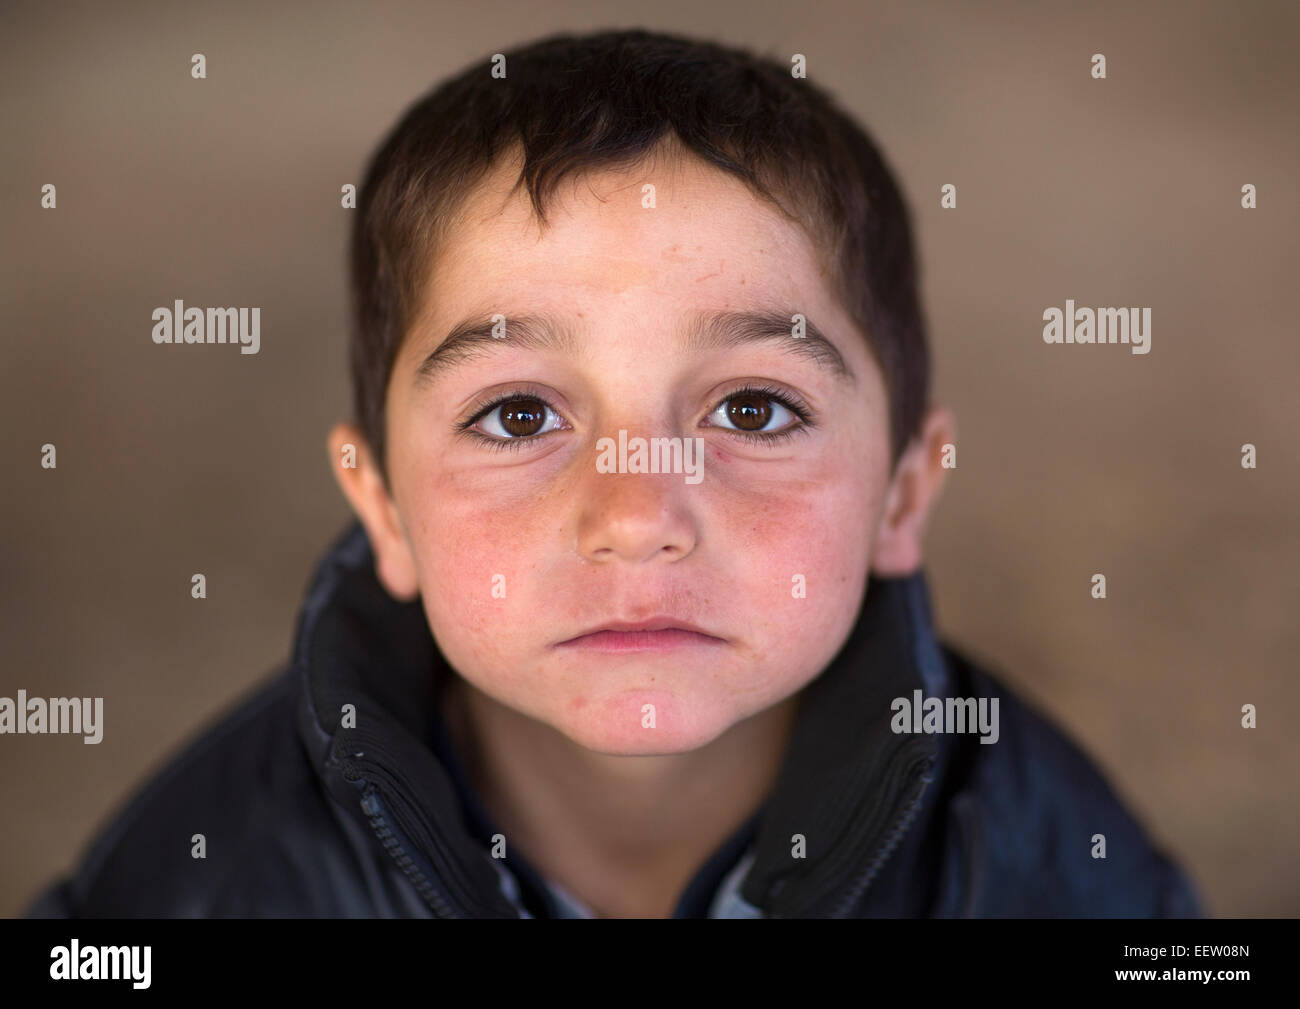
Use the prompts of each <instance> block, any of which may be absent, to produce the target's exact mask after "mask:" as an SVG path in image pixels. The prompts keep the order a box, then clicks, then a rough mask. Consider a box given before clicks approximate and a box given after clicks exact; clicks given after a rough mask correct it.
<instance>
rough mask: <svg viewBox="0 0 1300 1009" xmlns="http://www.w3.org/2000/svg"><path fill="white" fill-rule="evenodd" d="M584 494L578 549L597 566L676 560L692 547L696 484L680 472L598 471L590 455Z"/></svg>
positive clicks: (583, 482)
mask: <svg viewBox="0 0 1300 1009" xmlns="http://www.w3.org/2000/svg"><path fill="white" fill-rule="evenodd" d="M589 465H590V469H589V470H588V472H587V474H586V476H585V478H584V479H583V480H582V481H581V484H580V486H579V487H578V488H577V491H578V493H580V494H582V496H583V497H582V504H581V512H580V518H579V523H578V551H579V553H580V554H581V555H582V556H583V557H584V558H586V559H587V560H590V561H594V562H596V563H610V562H612V561H626V562H628V563H630V564H640V563H644V562H647V561H667V562H674V561H679V560H681V559H682V558H683V557H686V556H688V555H689V554H690V553H691V552H692V551H693V550H694V549H695V544H696V539H697V535H698V530H697V526H696V521H695V517H694V515H693V511H692V507H691V495H692V492H694V491H696V489H697V487H696V485H691V484H687V483H686V482H685V481H684V479H683V476H682V474H680V473H601V472H598V471H597V468H596V462H595V454H594V452H593V453H592V456H591V459H590V462H589Z"/></svg>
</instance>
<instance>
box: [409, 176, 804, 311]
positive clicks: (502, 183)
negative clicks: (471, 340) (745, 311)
mask: <svg viewBox="0 0 1300 1009" xmlns="http://www.w3.org/2000/svg"><path fill="white" fill-rule="evenodd" d="M518 176H519V162H518V160H517V155H515V156H512V157H511V158H510V159H508V160H506V161H504V162H502V163H501V164H500V165H498V166H496V167H494V168H493V169H492V170H491V171H490V172H489V173H488V174H487V176H485V179H484V181H483V182H482V183H481V184H480V185H479V186H478V187H477V188H476V189H475V190H474V191H473V192H472V194H471V195H470V196H469V198H468V199H466V200H465V201H464V203H463V204H462V205H461V207H460V209H459V213H458V214H457V218H456V221H455V223H454V224H453V225H452V226H451V227H450V228H449V229H448V232H447V234H446V235H445V236H444V239H443V241H442V242H441V243H440V246H439V248H438V250H437V251H436V253H435V256H434V258H433V262H432V264H431V269H430V271H429V280H430V282H431V284H432V290H433V291H435V292H437V297H436V298H435V299H433V300H434V302H435V303H441V305H442V306H443V307H448V305H449V303H460V304H458V305H457V307H458V308H463V307H469V306H468V304H465V303H464V302H465V301H473V300H476V299H479V298H502V297H505V296H507V295H509V296H519V295H520V294H523V293H533V292H536V291H538V290H539V289H544V290H545V291H546V292H550V293H555V292H559V291H568V292H571V293H576V292H581V293H583V294H584V295H585V296H589V297H599V296H605V297H615V296H619V295H626V294H629V293H636V292H640V293H644V294H653V295H655V296H657V297H663V298H671V299H673V300H674V301H676V302H682V301H693V300H700V301H707V300H709V299H714V300H716V298H717V297H718V296H719V295H722V296H725V297H728V298H731V299H738V298H743V299H744V300H745V301H752V300H754V299H765V300H770V301H772V302H780V303H786V302H790V303H794V304H800V303H802V304H810V302H811V301H813V300H819V301H820V300H823V299H824V298H825V296H826V293H827V292H826V288H825V284H826V276H825V272H824V269H823V267H822V264H821V261H820V257H819V256H818V255H817V253H816V250H815V249H814V246H813V244H812V242H811V240H810V238H809V236H808V234H807V233H806V232H805V231H804V229H803V228H801V227H799V226H798V225H797V224H795V223H794V222H792V221H790V220H789V219H788V218H786V217H785V216H784V215H782V214H781V213H780V211H778V210H777V209H776V208H775V207H773V206H772V205H771V204H769V203H768V202H767V201H766V200H763V199H762V198H761V197H759V196H757V195H755V194H754V193H752V192H751V191H750V190H749V189H748V187H746V186H745V184H744V183H743V182H741V181H740V180H739V179H737V178H735V177H734V176H731V175H730V174H728V173H726V172H723V171H721V170H720V169H716V168H713V167H712V166H709V165H707V164H705V163H704V162H702V161H700V160H699V159H698V158H695V157H694V156H691V155H681V156H676V155H674V156H671V157H670V156H663V155H658V154H657V155H655V156H652V157H650V158H647V159H646V160H645V161H643V162H641V163H639V164H637V165H634V166H630V167H625V168H618V169H601V170H594V171H587V172H583V173H580V174H576V175H573V176H569V177H566V178H565V179H563V180H562V181H561V183H560V184H559V187H558V188H557V189H556V191H555V194H554V196H553V197H552V198H551V199H550V200H549V201H548V203H547V206H546V213H547V222H546V225H545V226H544V225H543V224H542V222H541V221H540V220H539V219H538V217H537V216H536V214H535V213H534V210H533V207H532V203H531V201H530V200H529V198H528V194H527V191H526V189H525V187H524V186H522V185H520V186H519V187H518V188H517V189H515V190H514V192H513V193H512V192H511V188H512V187H513V186H514V184H515V181H516V180H517V179H518ZM648 187H653V188H648ZM475 307H478V306H475ZM483 307H487V306H483ZM731 307H742V306H741V305H739V304H736V305H733V306H731ZM824 311H825V310H824V308H823V313H824Z"/></svg>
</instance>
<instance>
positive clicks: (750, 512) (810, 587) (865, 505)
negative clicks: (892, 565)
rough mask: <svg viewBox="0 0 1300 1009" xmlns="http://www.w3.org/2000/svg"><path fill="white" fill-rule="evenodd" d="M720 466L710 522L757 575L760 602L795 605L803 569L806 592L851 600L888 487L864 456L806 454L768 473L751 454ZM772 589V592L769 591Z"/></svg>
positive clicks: (753, 578)
mask: <svg viewBox="0 0 1300 1009" xmlns="http://www.w3.org/2000/svg"><path fill="white" fill-rule="evenodd" d="M719 463H720V465H716V466H714V468H713V471H712V473H711V474H710V475H711V476H713V477H714V478H715V479H714V482H713V484H712V487H711V488H710V489H711V497H712V500H711V501H710V502H709V505H708V514H709V516H710V522H711V523H712V526H713V528H714V530H715V532H716V533H717V534H718V535H719V537H720V538H721V539H722V540H723V541H724V542H725V543H726V550H725V553H726V554H729V555H730V556H731V557H733V558H735V564H734V565H732V566H733V567H740V568H742V569H744V570H746V571H748V572H752V575H750V576H747V578H746V584H747V585H749V586H750V591H751V592H755V591H756V592H758V594H759V595H760V597H761V598H760V599H759V600H758V601H759V602H760V604H762V603H765V602H770V603H773V604H781V605H780V606H779V608H778V609H777V610H776V612H784V611H786V610H787V609H788V607H786V606H785V605H784V604H785V603H787V602H788V601H789V600H791V599H792V598H797V597H794V596H792V589H794V588H795V587H796V581H797V579H796V576H802V579H801V581H802V583H803V587H804V588H805V589H806V592H807V596H806V600H814V601H816V602H818V603H820V604H823V605H824V604H825V603H826V602H827V601H828V600H829V599H834V598H836V597H846V599H847V600H848V602H847V603H846V604H851V602H852V599H851V598H850V597H853V596H854V595H855V594H856V593H857V591H858V590H859V589H860V588H861V582H862V580H863V579H864V578H865V575H866V571H867V568H868V566H869V553H870V534H871V529H872V527H873V524H874V521H875V518H876V515H877V513H878V511H879V507H880V501H881V499H882V495H883V486H882V484H881V482H880V481H878V480H873V479H872V477H871V471H870V469H869V468H868V467H867V466H865V465H863V464H862V463H860V462H859V463H856V464H849V463H848V462H846V461H845V460H844V459H843V458H842V457H841V456H839V455H837V454H828V455H827V456H824V457H823V458H820V459H812V458H810V459H806V460H804V461H802V462H801V463H800V465H799V466H797V467H786V468H783V472H782V474H780V475H770V476H769V475H768V474H767V473H766V472H765V471H763V470H762V469H761V468H760V467H757V466H747V465H746V463H745V462H744V461H740V460H727V459H726V458H725V457H724V458H722V459H720V460H719ZM769 593H770V597H769Z"/></svg>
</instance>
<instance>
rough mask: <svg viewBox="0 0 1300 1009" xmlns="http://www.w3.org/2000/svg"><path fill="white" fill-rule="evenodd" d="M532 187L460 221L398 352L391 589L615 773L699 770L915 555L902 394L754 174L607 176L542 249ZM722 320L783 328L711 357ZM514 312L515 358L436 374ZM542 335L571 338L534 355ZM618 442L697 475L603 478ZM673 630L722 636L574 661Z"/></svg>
mask: <svg viewBox="0 0 1300 1009" xmlns="http://www.w3.org/2000/svg"><path fill="white" fill-rule="evenodd" d="M517 169H518V165H517V163H514V164H508V165H504V166H503V167H502V168H500V169H498V170H496V171H494V172H493V173H492V175H491V177H490V179H489V180H488V181H487V183H485V185H484V186H483V187H482V188H481V189H480V190H479V191H477V193H476V195H475V196H474V198H473V199H471V200H470V201H469V202H468V203H467V204H466V205H465V206H464V208H463V213H464V216H463V217H462V218H461V219H460V221H459V222H458V224H457V225H456V226H455V227H454V228H453V229H452V231H451V235H450V237H449V240H448V243H447V244H446V245H444V246H443V247H442V248H441V249H440V252H439V254H438V256H437V257H436V262H435V263H434V264H433V266H432V269H431V272H430V275H429V278H428V283H429V288H428V291H429V295H428V300H427V304H426V306H425V312H424V315H423V317H422V318H421V319H420V320H419V321H418V322H417V324H416V325H415V326H414V327H413V328H412V330H411V332H410V333H409V335H408V337H407V339H406V342H405V344H404V346H403V348H402V350H401V351H400V353H399V355H398V357H397V360H396V363H395V366H394V370H393V373H392V378H391V381H390V384H389V391H388V399H387V406H386V409H387V438H388V452H389V456H388V471H389V476H390V486H391V491H392V496H391V499H389V498H387V497H386V496H385V497H382V500H381V498H380V493H379V491H378V490H376V488H377V487H378V481H377V480H376V479H374V474H373V470H372V472H371V475H370V482H369V483H368V484H366V486H368V487H369V488H370V490H369V491H367V492H361V491H356V490H353V491H349V494H350V496H351V497H352V498H353V503H354V505H357V507H358V511H359V513H361V515H362V518H363V520H365V522H366V525H367V528H368V531H369V533H370V538H371V541H372V543H374V545H375V548H376V552H377V556H378V570H379V573H380V577H381V579H382V580H383V581H384V583H385V585H386V586H387V588H388V589H389V591H390V592H392V593H393V594H394V595H397V596H399V597H408V598H409V597H412V596H413V595H414V594H415V593H417V592H418V593H419V595H420V597H421V599H422V602H423V606H424V610H425V612H426V614H427V616H428V620H429V626H430V628H431V630H432V632H433V635H434V637H435V639H436V641H437V643H438V645H439V647H440V648H441V650H442V652H443V654H444V655H445V656H446V657H447V659H448V661H449V662H450V663H451V664H452V666H453V667H454V668H455V669H457V670H458V671H459V672H460V674H461V675H462V676H463V677H464V678H465V679H466V680H468V681H470V682H471V683H472V684H474V685H475V686H476V687H477V688H478V689H479V690H481V691H483V692H484V693H486V694H488V695H489V696H491V697H493V698H495V699H496V700H497V701H499V702H500V703H502V704H504V705H506V706H508V707H510V708H512V709H515V710H517V711H519V712H522V713H523V714H525V715H528V716H530V717H532V718H534V719H537V720H539V721H541V722H543V723H546V724H549V725H550V726H552V727H554V728H555V729H557V730H559V731H560V732H562V733H564V734H565V735H566V736H568V737H569V738H570V739H571V740H573V741H574V742H577V743H579V744H581V745H583V746H585V747H588V748H591V749H594V750H597V751H600V752H604V753H613V754H660V753H675V752H681V751H685V750H690V749H694V748H696V747H700V746H702V745H704V744H705V743H708V742H709V741H711V740H712V739H714V738H716V737H717V736H719V735H720V734H722V733H723V732H725V731H726V730H727V729H728V728H730V727H731V726H732V725H734V724H736V723H738V722H740V721H742V720H744V719H746V718H748V717H749V716H751V715H754V714H757V713H758V712H760V711H763V710H765V709H767V708H770V707H772V706H773V705H775V704H777V703H779V702H781V701H783V700H785V699H786V698H789V697H790V696H791V695H793V694H795V693H796V692H797V691H798V690H800V688H802V687H803V686H804V685H806V684H807V683H808V682H809V681H810V680H812V679H813V678H815V677H816V676H817V675H818V673H820V672H821V671H822V670H823V669H824V668H825V667H826V665H827V664H828V662H829V661H830V660H831V659H832V658H833V657H834V655H835V653H836V652H837V651H838V650H839V648H840V647H841V645H842V644H843V643H844V641H845V639H846V637H847V635H848V633H849V631H850V630H851V628H852V626H853V623H854V621H855V618H856V616H857V613H858V610H859V607H860V605H861V602H862V597H863V592H864V591H865V587H866V579H867V575H868V570H869V568H870V567H871V566H872V560H873V550H874V549H875V546H876V543H877V540H878V538H879V536H880V535H881V532H882V528H884V527H888V528H887V530H886V532H885V533H884V534H885V535H887V536H890V537H894V536H898V535H900V533H899V532H897V531H896V530H895V529H894V525H895V524H896V523H895V522H894V520H893V519H891V518H889V516H888V515H887V512H889V511H890V509H891V508H892V506H891V505H890V501H891V500H892V499H893V498H894V496H895V494H894V493H891V482H890V469H889V428H888V420H887V399H886V391H885V387H884V383H883V379H882V376H881V374H880V372H879V369H878V368H877V366H876V365H875V363H874V361H873V359H872V357H871V355H870V354H869V352H868V350H867V347H866V344H865V341H864V339H863V337H862V336H861V335H860V334H859V333H858V332H857V331H856V330H855V329H854V327H853V325H852V324H851V323H850V321H849V319H848V317H847V315H846V313H845V312H844V310H843V309H842V308H841V307H840V305H839V304H838V303H837V301H836V299H835V298H834V297H833V296H832V294H831V292H830V290H829V288H828V285H827V280H826V277H825V276H824V275H823V273H822V272H821V270H820V268H819V265H818V259H817V257H816V256H815V254H814V251H813V248H812V246H811V244H810V241H809V239H808V237H807V236H806V235H805V233H804V232H803V231H802V230H801V229H800V228H798V227H797V226H795V225H793V224H791V223H789V222H788V221H786V220H785V219H784V218H783V217H782V216H780V214H779V213H778V212H777V211H776V210H775V209H773V208H771V207H769V206H768V205H767V204H766V203H764V202H762V201H760V200H758V199H757V198H755V197H753V196H752V195H751V194H750V193H749V192H748V190H746V189H745V187H744V186H743V185H742V184H741V183H740V182H739V181H738V180H735V179H733V178H731V177H730V176H728V175H725V174H723V173H721V172H719V171H717V170H715V169H712V168H710V167H708V166H706V165H703V164H702V163H699V162H695V161H690V162H688V163H686V164H681V165H675V166H674V167H672V168H647V167H642V168H640V169H638V170H636V171H627V172H605V173H598V174H594V175H589V176H587V177H586V178H584V179H582V180H581V181H580V182H577V183H573V184H569V185H567V188H565V189H562V191H561V193H560V194H559V195H558V198H557V200H556V202H555V203H554V204H553V206H554V208H555V209H554V210H553V211H552V212H551V226H550V228H549V230H547V231H546V232H545V234H543V233H542V232H541V230H540V225H539V223H538V222H537V220H536V218H535V217H534V215H533V213H532V210H531V207H530V206H529V204H528V201H527V197H526V193H525V191H524V189H523V187H522V186H521V187H520V190H519V191H518V192H517V193H516V194H515V195H514V196H512V197H509V198H507V196H506V193H507V190H508V189H509V187H510V185H512V184H513V182H514V180H515V178H516V176H517ZM646 183H651V184H653V185H654V187H655V193H654V206H653V207H650V206H646V205H643V201H645V199H646V198H645V196H644V195H643V189H642V187H643V185H644V184H646ZM717 312H771V313H775V315H776V317H777V318H778V319H783V320H784V321H785V325H786V330H785V332H784V333H779V332H778V333H777V334H776V335H774V336H772V337H771V338H769V339H765V340H761V341H759V340H743V341H732V342H730V343H727V342H714V343H708V342H703V343H699V344H698V345H692V344H691V343H690V342H689V341H688V337H687V335H686V334H687V333H688V332H690V329H691V326H692V324H693V323H695V322H696V321H698V318H699V317H700V316H701V315H706V314H709V313H717ZM498 313H499V314H500V315H501V316H504V318H505V323H504V336H503V337H501V338H493V337H492V336H490V335H489V336H486V337H485V338H483V339H481V340H480V341H479V342H477V343H474V344H472V345H470V346H469V347H468V349H467V350H463V351H460V352H457V353H456V354H447V353H446V351H447V349H448V348H444V354H443V355H442V356H440V357H438V358H435V360H434V362H432V363H431V365H430V366H429V367H427V368H424V369H423V370H422V367H421V366H422V364H424V362H425V361H426V358H428V356H429V355H430V354H431V352H433V351H434V350H435V349H436V348H438V347H439V345H440V344H441V343H442V342H443V341H444V340H445V339H446V337H447V336H448V334H449V333H451V331H452V330H453V329H454V328H456V327H457V326H458V324H460V323H462V322H463V321H466V320H477V319H479V318H490V317H491V316H493V315H496V314H498ZM795 313H801V314H802V315H804V316H805V317H806V319H807V320H808V323H809V327H808V330H807V336H805V337H803V338H800V337H796V336H794V335H792V334H791V332H790V329H791V328H792V327H793V323H792V322H791V321H790V320H791V316H793V315H794V314H795ZM524 316H530V317H533V318H541V317H545V318H546V319H547V320H549V323H548V325H549V326H551V327H554V330H555V331H556V333H558V334H560V335H562V336H564V337H567V339H564V340H560V341H557V342H555V343H554V344H553V345H551V346H548V347H542V346H538V345H536V342H535V341H533V340H530V339H526V338H525V333H524V330H523V328H522V326H519V325H515V320H518V319H521V318H522V317H524ZM512 325H514V329H513V330H512ZM814 326H815V327H816V329H817V330H819V331H820V332H821V333H822V334H823V335H824V336H825V338H826V339H827V340H829V341H830V343H831V344H832V345H833V348H824V347H818V346H815V340H814V336H815V333H814V330H813V327H814ZM540 328H544V327H542V326H541V324H537V325H535V326H534V330H538V329H540ZM498 332H500V331H498ZM527 335H532V334H531V333H530V334H527ZM837 358H838V361H837ZM840 362H842V367H839V366H837V365H838V364H839V363H840ZM746 387H750V388H754V387H757V388H759V389H762V390H763V391H762V392H761V393H753V392H751V393H746V394H743V395H740V394H738V393H739V391H740V390H742V389H744V388H746ZM773 390H775V392H776V393H777V394H778V395H779V396H780V397H784V399H785V400H786V402H785V403H783V402H781V399H778V398H773V397H772V391H773ZM502 399H505V400H506V402H505V403H504V404H501V405H498V406H494V407H492V408H491V409H489V410H487V411H486V412H483V410H484V408H485V407H488V406H489V405H491V404H493V403H498V402H499V401H500V400H502ZM801 411H802V412H803V414H804V415H805V417H806V419H804V420H801V419H800V417H799V413H800V412H801ZM620 431H625V432H626V439H627V440H628V442H629V443H630V444H629V453H630V452H631V447H632V445H634V444H635V443H634V442H633V439H636V438H645V439H649V438H678V439H683V442H682V444H683V447H685V448H686V449H687V454H686V455H685V456H684V459H685V461H686V462H685V464H684V465H683V468H682V470H679V471H677V472H671V473H646V472H627V471H617V467H618V463H619V459H618V450H617V448H615V449H613V450H612V451H607V452H606V453H605V459H606V462H607V463H609V462H612V463H613V465H614V467H615V468H616V471H615V472H608V471H605V472H602V471H601V468H599V467H598V465H597V464H598V459H600V457H601V453H600V451H599V450H598V440H599V439H602V438H609V439H612V441H613V443H614V444H615V445H616V444H617V442H618V440H619V432H620ZM764 436H767V437H766V438H765V437H764ZM695 438H699V439H702V445H703V454H702V461H701V460H698V459H696V457H695V456H694V454H693V449H694V444H689V445H688V444H687V442H686V440H688V439H695ZM687 464H689V465H694V466H696V467H699V468H698V470H697V471H696V472H697V473H698V474H699V476H698V482H697V478H696V477H691V476H690V474H689V473H687V472H684V471H683V470H684V469H686V465H687ZM365 465H366V466H370V465H371V464H370V463H369V462H368V461H367V462H366V464H365ZM604 468H605V469H606V470H608V469H609V466H608V465H606V466H605V467H604ZM344 479H345V480H346V479H348V478H347V477H345V478H344ZM351 479H352V482H353V487H354V488H355V487H359V486H361V482H360V481H361V479H362V478H356V477H354V478H351ZM345 489H346V487H345ZM913 496H915V495H913ZM900 500H901V499H900ZM900 507H910V505H906V504H904V505H900ZM922 510H924V509H923V508H922ZM882 519H884V520H885V521H882ZM897 524H899V525H901V524H904V523H901V522H900V523H897ZM915 531H917V532H918V533H919V530H915ZM891 552H892V554H893V555H894V556H902V554H900V553H899V551H898V549H897V548H891ZM903 552H904V553H906V551H903ZM877 566H878V567H879V565H877ZM904 566H908V565H907V564H906V563H904ZM897 573H901V572H897ZM650 618H665V619H666V620H667V621H669V622H675V623H681V624H688V625H691V626H693V627H695V628H698V629H699V630H701V631H703V632H705V633H706V634H707V636H705V634H691V633H687V632H681V631H679V632H676V633H674V632H668V631H659V632H650V633H647V634H642V635H640V636H635V635H632V634H621V635H620V634H617V633H615V634H606V635H601V636H599V637H588V638H585V639H583V640H577V641H575V640H574V639H578V638H580V637H581V636H583V635H586V634H588V633H589V632H592V631H595V630H596V629H598V628H600V627H602V626H603V625H606V624H609V623H611V622H623V623H634V622H639V621H644V620H647V619H650ZM647 706H653V707H652V708H650V707H647Z"/></svg>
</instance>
